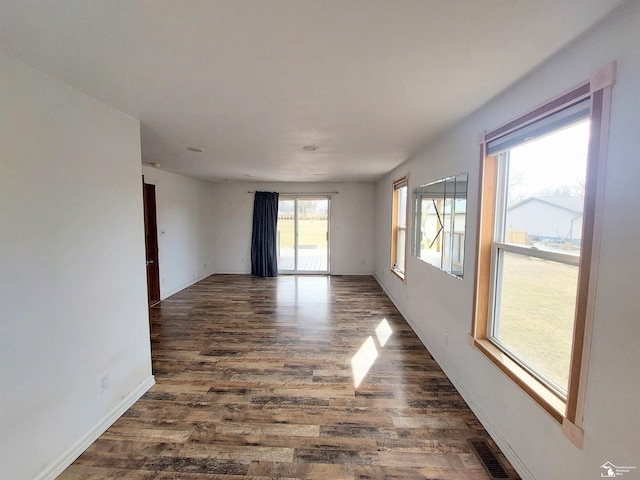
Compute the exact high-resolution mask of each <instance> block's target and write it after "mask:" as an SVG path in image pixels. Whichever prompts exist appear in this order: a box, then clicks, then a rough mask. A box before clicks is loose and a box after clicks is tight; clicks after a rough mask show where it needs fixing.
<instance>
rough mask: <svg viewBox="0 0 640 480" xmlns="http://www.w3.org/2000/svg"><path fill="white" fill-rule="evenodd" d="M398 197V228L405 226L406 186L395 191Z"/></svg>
mask: <svg viewBox="0 0 640 480" xmlns="http://www.w3.org/2000/svg"><path fill="white" fill-rule="evenodd" d="M397 195H398V203H397V206H398V211H397V214H398V227H406V226H407V186H406V185H404V186H402V187H400V188H398V189H397Z"/></svg>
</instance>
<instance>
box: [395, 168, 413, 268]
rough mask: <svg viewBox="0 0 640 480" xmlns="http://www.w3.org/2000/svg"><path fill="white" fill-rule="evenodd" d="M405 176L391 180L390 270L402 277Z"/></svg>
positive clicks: (404, 236) (405, 227) (404, 244)
mask: <svg viewBox="0 0 640 480" xmlns="http://www.w3.org/2000/svg"><path fill="white" fill-rule="evenodd" d="M408 183H409V180H408V178H407V177H404V178H401V179H400V180H398V181H396V182H393V218H392V235H391V270H392V271H393V272H394V273H395V274H396V275H398V276H399V277H400V278H402V279H404V269H405V264H406V258H407V255H406V252H407V192H408V189H409V187H408Z"/></svg>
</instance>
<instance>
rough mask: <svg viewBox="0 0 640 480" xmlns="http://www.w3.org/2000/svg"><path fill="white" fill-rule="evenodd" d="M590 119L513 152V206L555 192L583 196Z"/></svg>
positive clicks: (516, 148) (511, 153)
mask: <svg viewBox="0 0 640 480" xmlns="http://www.w3.org/2000/svg"><path fill="white" fill-rule="evenodd" d="M588 144H589V120H583V121H581V122H580V123H577V124H574V125H572V126H569V127H567V128H564V129H562V130H559V131H556V132H554V133H552V134H550V135H547V136H545V137H541V138H538V139H535V140H533V141H531V142H528V143H526V144H523V145H521V146H518V147H515V148H513V149H511V152H510V164H509V169H510V170H509V179H510V182H511V183H510V186H509V203H510V204H512V203H517V202H519V201H521V200H524V199H525V198H527V197H530V196H536V195H537V196H550V195H552V194H553V192H554V191H556V190H559V191H565V190H566V191H571V192H573V193H574V194H575V195H579V192H580V191H581V190H582V186H583V185H584V181H585V175H586V165H587V150H588Z"/></svg>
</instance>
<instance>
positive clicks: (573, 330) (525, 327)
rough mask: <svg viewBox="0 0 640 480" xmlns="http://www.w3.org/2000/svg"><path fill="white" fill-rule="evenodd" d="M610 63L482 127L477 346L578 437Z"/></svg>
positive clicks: (595, 261) (591, 293)
mask: <svg viewBox="0 0 640 480" xmlns="http://www.w3.org/2000/svg"><path fill="white" fill-rule="evenodd" d="M612 79H613V66H612V65H610V66H608V67H607V68H605V69H603V70H601V71H600V72H599V75H598V76H594V79H593V80H592V81H591V82H589V83H585V84H583V85H581V86H579V87H577V88H575V89H574V90H572V91H570V92H568V93H566V94H564V95H562V96H561V97H558V98H556V99H554V100H552V101H550V102H549V103H547V104H546V105H543V106H542V107H539V108H537V109H536V110H534V111H532V112H529V113H527V114H526V115H523V116H522V117H520V118H518V119H516V120H514V121H512V122H510V123H508V124H506V125H504V126H502V127H500V128H498V129H496V130H493V131H492V132H489V133H487V134H486V135H485V136H484V142H483V144H482V148H483V152H484V155H483V157H484V160H483V167H482V181H481V188H480V202H479V204H480V206H481V209H480V232H479V235H478V265H477V272H476V294H475V298H474V301H475V308H474V310H475V316H474V325H473V332H472V333H473V337H474V344H475V345H476V346H478V347H479V348H480V350H481V351H483V352H484V353H485V354H486V355H487V356H488V357H489V358H490V359H491V360H492V361H494V362H495V363H496V364H497V365H498V366H499V367H500V368H501V369H502V370H503V371H504V372H505V373H507V375H509V376H510V377H511V378H512V379H513V380H515V381H516V383H518V384H519V385H520V386H521V387H523V388H524V389H525V391H527V392H528V393H529V394H530V395H531V396H532V397H533V398H534V399H535V400H536V401H537V402H538V403H540V404H541V405H542V406H543V407H544V408H545V409H546V410H547V411H548V412H549V413H550V414H551V415H552V416H553V417H554V418H556V419H557V420H558V421H560V422H563V430H564V431H565V433H566V434H567V435H568V436H569V437H570V438H572V440H574V442H575V443H576V444H581V441H582V430H581V425H582V406H583V401H582V399H583V397H584V388H585V382H586V370H585V368H583V367H586V356H587V355H588V345H589V338H588V336H589V332H590V322H591V319H592V312H593V292H594V291H595V269H596V267H597V259H598V245H599V239H600V222H601V214H600V212H601V209H602V206H601V202H602V198H603V191H602V188H603V177H604V175H603V173H604V160H605V158H604V152H605V148H604V147H605V141H606V131H607V128H606V125H605V122H606V121H607V119H608V109H609V98H610V90H611V84H612Z"/></svg>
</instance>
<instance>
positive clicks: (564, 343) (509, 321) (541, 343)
mask: <svg viewBox="0 0 640 480" xmlns="http://www.w3.org/2000/svg"><path fill="white" fill-rule="evenodd" d="M504 260H505V261H504V270H503V279H504V287H503V290H502V301H501V316H500V329H499V332H498V335H497V337H498V338H499V339H500V340H501V341H502V342H503V343H505V344H506V345H507V346H509V347H510V348H512V349H513V350H514V351H515V352H517V353H518V354H519V355H521V356H522V357H523V358H525V359H527V360H528V361H529V362H530V363H531V364H533V365H534V366H535V367H537V368H538V369H539V370H540V371H541V372H543V373H544V374H545V375H547V376H548V377H550V378H551V379H552V380H554V381H555V382H556V383H558V384H559V385H561V386H562V387H564V388H565V389H566V388H567V384H568V376H569V360H570V356H571V342H572V337H573V323H574V311H575V297H576V289H577V282H578V267H576V266H572V265H565V264H562V263H557V262H550V261H546V260H540V259H537V258H531V257H525V256H522V255H518V254H515V253H505V258H504Z"/></svg>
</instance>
